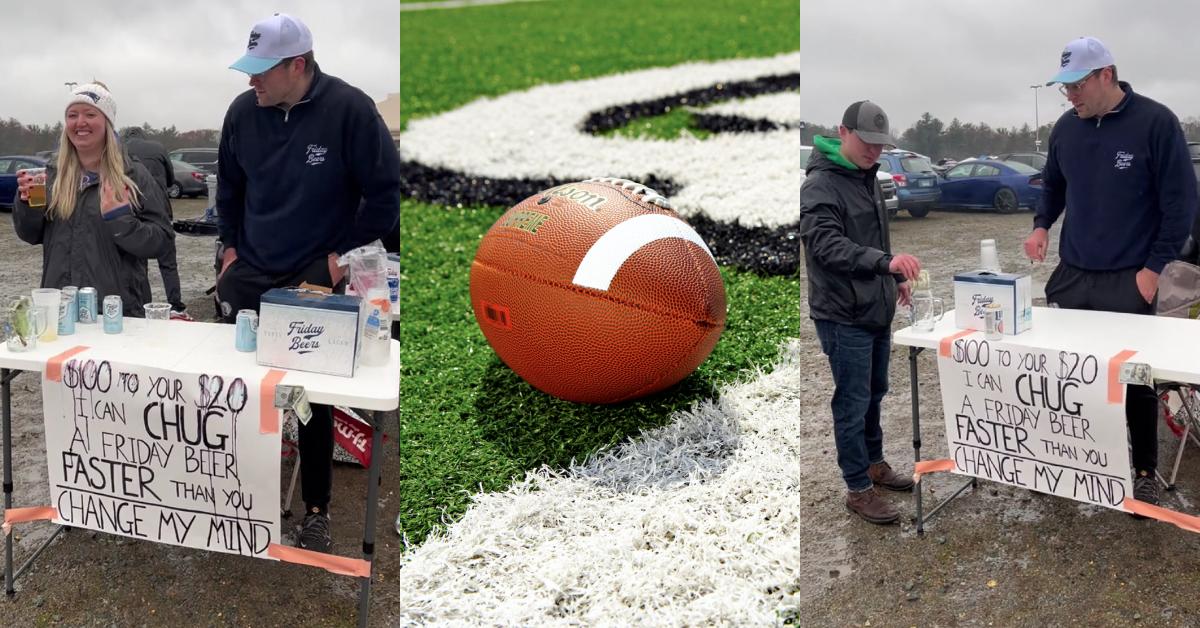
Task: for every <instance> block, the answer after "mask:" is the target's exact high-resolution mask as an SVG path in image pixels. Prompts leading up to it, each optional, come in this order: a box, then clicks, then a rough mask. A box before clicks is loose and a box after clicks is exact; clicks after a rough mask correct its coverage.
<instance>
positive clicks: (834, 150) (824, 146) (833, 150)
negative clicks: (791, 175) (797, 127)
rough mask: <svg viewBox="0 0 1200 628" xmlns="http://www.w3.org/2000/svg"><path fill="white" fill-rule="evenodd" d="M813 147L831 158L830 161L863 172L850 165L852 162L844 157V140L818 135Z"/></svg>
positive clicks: (814, 138)
mask: <svg viewBox="0 0 1200 628" xmlns="http://www.w3.org/2000/svg"><path fill="white" fill-rule="evenodd" d="M813 146H814V147H815V148H816V149H817V150H819V151H821V152H822V153H824V154H825V156H826V157H828V158H829V161H832V162H833V163H835V164H837V165H839V166H841V167H843V168H847V169H850V170H861V168H859V167H858V166H856V165H854V164H852V163H850V160H848V159H846V157H845V156H844V155H842V140H840V139H838V138H836V137H825V136H823V135H816V136H814V137H813Z"/></svg>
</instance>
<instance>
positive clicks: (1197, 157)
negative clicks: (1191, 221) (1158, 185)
mask: <svg viewBox="0 0 1200 628" xmlns="http://www.w3.org/2000/svg"><path fill="white" fill-rule="evenodd" d="M1188 155H1190V156H1191V158H1192V170H1193V171H1195V173H1196V181H1197V182H1200V142H1188ZM1197 220H1200V216H1198V217H1197Z"/></svg>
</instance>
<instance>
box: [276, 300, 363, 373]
mask: <svg viewBox="0 0 1200 628" xmlns="http://www.w3.org/2000/svg"><path fill="white" fill-rule="evenodd" d="M361 305H362V299H361V298H359V297H357V296H348V295H344V294H327V293H323V292H317V291H312V290H304V289H300V288H273V289H271V290H268V291H267V292H266V294H264V295H263V296H262V303H261V304H260V306H259V315H258V352H257V360H258V363H259V364H260V365H263V366H275V367H279V368H285V369H295V370H297V371H312V372H314V373H327V374H329V375H340V376H343V377H354V363H355V361H356V360H355V357H356V356H355V352H356V350H357V349H356V348H357V346H358V333H359V332H358V330H359V312H360V311H361Z"/></svg>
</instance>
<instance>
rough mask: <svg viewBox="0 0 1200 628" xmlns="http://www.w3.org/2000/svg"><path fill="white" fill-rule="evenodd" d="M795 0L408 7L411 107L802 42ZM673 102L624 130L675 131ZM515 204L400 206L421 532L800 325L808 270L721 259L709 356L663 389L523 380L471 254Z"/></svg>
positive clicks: (659, 412)
mask: <svg viewBox="0 0 1200 628" xmlns="http://www.w3.org/2000/svg"><path fill="white" fill-rule="evenodd" d="M799 13H800V11H799V3H798V2H795V1H794V0H771V1H767V0H747V1H744V2H728V1H724V0H721V1H718V0H697V1H682V0H680V1H673V2H635V1H630V0H615V1H605V2H594V1H587V0H562V1H560V0H550V1H546V2H530V3H515V4H507V5H496V6H479V7H472V8H466V9H454V10H433V11H415V12H404V13H402V14H401V20H400V43H401V119H402V121H403V122H407V120H409V119H410V118H412V117H421V116H428V115H432V114H435V113H439V112H442V111H446V110H449V109H453V108H455V107H458V106H461V105H463V104H465V103H467V102H470V101H471V100H474V99H475V98H478V97H480V96H490V95H499V94H503V93H507V92H510V91H515V90H520V89H525V88H528V87H532V86H534V85H538V84H541V83H546V82H561V81H570V80H577V79H582V78H587V77H594V76H603V75H608V74H613V73H616V72H621V71H632V70H638V69H643V68H648V67H657V66H666V65H674V64H678V63H682V62H685V61H694V60H709V59H728V58H746V57H762V56H769V55H774V54H779V53H782V52H788V51H793V50H796V49H797V48H798V46H799V23H800V15H799ZM690 122H691V115H690V114H688V113H687V112H686V111H675V112H671V113H669V114H666V115H664V116H657V117H655V118H648V119H643V120H637V121H635V122H634V123H633V124H631V125H628V126H627V127H625V128H622V129H617V130H615V131H614V132H615V133H619V134H622V135H632V136H637V137H646V136H650V137H656V138H676V137H679V134H680V132H681V131H683V132H687V133H693V134H697V135H698V134H700V133H703V131H697V130H695V129H691V128H690ZM504 209H505V208H503V207H470V208H447V207H442V206H435V205H428V204H423V203H418V202H415V201H410V200H406V201H404V202H403V203H402V205H401V218H400V224H401V235H402V238H401V242H402V249H401V290H400V298H401V302H400V311H401V313H402V318H401V326H400V343H401V368H402V370H401V384H400V385H401V391H400V392H401V401H400V403H401V406H400V438H399V441H400V486H399V489H400V490H399V494H400V500H401V503H400V522H399V523H400V529H401V530H402V532H403V533H404V534H405V536H406V538H407V539H408V540H409V541H410V542H412V543H420V542H421V541H423V540H424V539H425V537H426V536H427V535H428V534H429V532H430V531H431V530H433V529H434V528H435V527H437V526H438V525H441V524H442V523H444V522H448V521H452V520H454V519H456V518H457V517H459V516H461V514H462V513H463V512H464V511H465V510H466V508H467V506H468V504H469V501H470V497H471V495H473V494H475V493H477V492H479V491H481V490H482V491H496V490H503V489H504V488H506V487H507V486H508V485H509V484H510V483H511V481H512V480H513V478H518V477H521V476H522V475H523V474H524V473H525V472H526V471H527V470H529V469H533V468H536V467H538V466H540V465H543V464H545V465H550V466H552V467H563V466H565V465H568V464H569V463H570V462H571V461H572V460H583V459H585V458H586V457H587V456H588V455H589V454H591V453H592V452H594V451H596V450H597V449H598V448H600V447H604V446H608V445H612V444H615V443H618V442H620V441H622V440H624V439H626V438H628V437H629V436H632V435H636V434H637V433H638V432H639V431H640V430H642V429H647V428H652V427H655V426H658V425H662V424H664V423H665V422H666V421H667V420H668V419H669V414H670V412H671V411H673V410H677V409H681V408H687V407H689V406H691V405H692V404H693V403H695V402H696V401H698V400H702V399H707V398H711V397H712V396H713V395H714V392H715V391H716V388H717V387H718V386H720V385H722V384H725V383H728V382H731V381H733V380H735V379H737V378H739V377H747V376H749V373H750V369H752V368H754V367H763V368H769V366H770V364H771V363H772V362H773V361H774V360H775V359H776V357H777V355H778V347H779V343H780V342H782V341H783V339H785V338H788V337H791V336H794V335H795V334H796V333H797V330H798V329H799V325H800V312H799V298H800V294H799V284H798V283H797V282H796V281H795V280H794V279H791V278H781V277H773V278H764V277H759V276H756V275H753V274H751V273H746V272H741V271H736V270H733V269H728V268H723V269H722V274H723V276H724V279H725V285H726V292H727V298H728V302H729V314H728V322H727V328H726V331H725V333H724V335H723V337H722V339H721V341H720V343H719V344H718V345H717V347H716V349H715V350H714V352H713V354H712V356H711V357H710V358H709V359H708V360H707V361H706V362H705V363H704V364H702V365H701V366H700V368H699V369H698V370H697V371H696V373H694V374H693V375H692V376H690V377H689V378H687V379H686V380H684V381H683V382H681V383H680V384H679V385H678V386H675V387H673V388H671V389H670V390H668V391H664V392H663V393H660V394H658V395H655V396H652V397H649V398H645V399H642V400H638V401H635V402H630V403H625V404H621V405H618V406H590V405H579V404H572V403H567V402H564V401H560V400H557V399H554V398H552V397H549V396H547V395H545V394H543V393H541V392H538V391H537V390H534V389H533V388H531V387H530V386H528V385H527V384H525V383H524V382H523V381H522V380H521V379H520V378H519V377H517V376H516V375H515V374H514V373H513V372H512V371H510V370H509V369H508V368H507V367H505V366H504V365H503V363H501V362H500V360H499V359H498V358H497V357H496V355H495V353H494V352H493V351H492V350H491V348H490V347H489V346H488V344H487V341H486V340H485V339H484V337H483V334H482V333H481V332H480V331H479V328H478V325H477V324H476V323H475V319H474V316H473V314H472V311H471V306H470V301H469V297H468V289H469V284H468V280H469V273H470V264H471V260H472V259H473V258H474V255H475V248H476V246H477V245H478V243H479V239H480V237H482V235H483V234H484V232H486V231H487V229H488V228H489V227H490V226H491V224H492V223H493V222H494V221H495V220H496V218H498V217H499V216H500V214H501V213H503V211H504Z"/></svg>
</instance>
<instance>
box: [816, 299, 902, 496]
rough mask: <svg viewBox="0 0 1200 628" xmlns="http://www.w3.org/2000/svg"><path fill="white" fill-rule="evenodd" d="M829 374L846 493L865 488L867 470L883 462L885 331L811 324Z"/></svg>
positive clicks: (887, 331)
mask: <svg viewBox="0 0 1200 628" xmlns="http://www.w3.org/2000/svg"><path fill="white" fill-rule="evenodd" d="M814 322H815V323H816V325H817V337H818V338H819V339H820V340H821V350H822V351H824V352H825V355H827V356H829V367H830V369H832V371H833V385H834V388H833V401H832V402H831V403H830V406H831V408H832V409H833V435H834V441H835V442H836V443H837V452H838V466H839V467H841V469H842V479H843V480H845V481H846V488H848V489H850V490H852V491H863V490H866V489H868V488H871V478H870V477H868V476H867V467H868V466H869V465H870V464H872V463H876V462H882V461H883V428H882V427H880V425H879V403H880V402H881V401H882V400H883V396H884V395H885V394H887V390H888V361H889V360H890V359H891V353H892V335H891V330H890V329H887V328H884V329H880V330H878V331H873V330H870V329H865V328H862V327H854V326H851V325H842V324H841V323H834V322H831V321H820V320H819V321H814Z"/></svg>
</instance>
